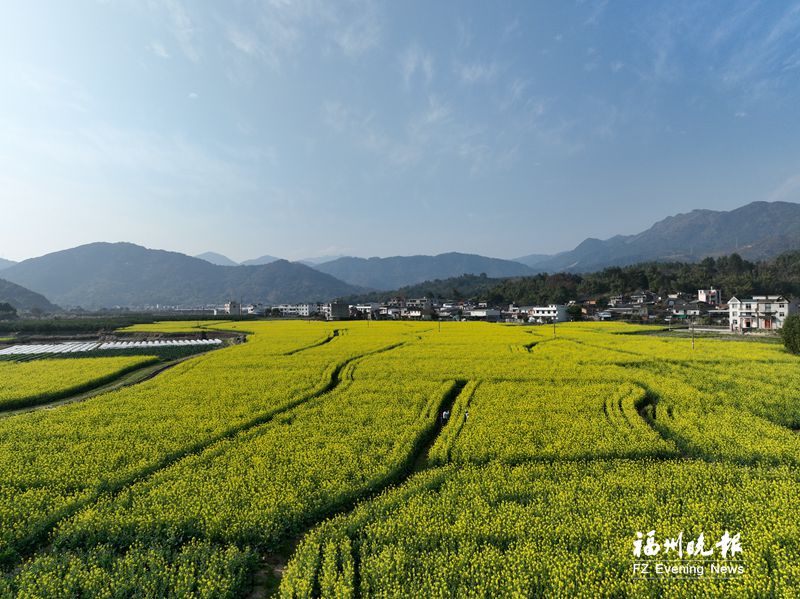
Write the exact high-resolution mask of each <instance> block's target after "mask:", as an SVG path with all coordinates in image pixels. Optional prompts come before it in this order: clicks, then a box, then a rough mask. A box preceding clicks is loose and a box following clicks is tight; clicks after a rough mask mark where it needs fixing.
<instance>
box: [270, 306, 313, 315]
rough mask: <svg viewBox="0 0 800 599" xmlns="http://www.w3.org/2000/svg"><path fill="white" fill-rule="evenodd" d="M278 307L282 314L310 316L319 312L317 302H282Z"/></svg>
mask: <svg viewBox="0 0 800 599" xmlns="http://www.w3.org/2000/svg"><path fill="white" fill-rule="evenodd" d="M276 307H277V308H278V310H280V311H281V315H282V316H301V317H308V316H311V315H312V314H316V313H317V312H319V306H318V305H317V304H281V305H280V306H276Z"/></svg>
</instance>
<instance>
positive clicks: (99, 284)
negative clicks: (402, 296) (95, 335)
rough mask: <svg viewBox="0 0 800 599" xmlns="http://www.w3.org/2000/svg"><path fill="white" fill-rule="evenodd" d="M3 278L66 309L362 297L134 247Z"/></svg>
mask: <svg viewBox="0 0 800 599" xmlns="http://www.w3.org/2000/svg"><path fill="white" fill-rule="evenodd" d="M3 277H4V278H7V279H8V280H10V281H12V282H14V283H17V284H18V285H23V286H25V287H27V288H29V289H31V290H34V291H36V292H38V293H42V294H44V295H45V296H47V297H49V298H51V299H52V300H53V301H55V302H56V303H58V304H60V305H61V306H63V307H70V306H82V307H83V308H87V309H97V308H107V307H114V306H153V305H156V304H159V305H184V306H188V305H203V304H217V303H222V302H224V301H226V300H228V299H237V300H239V299H241V300H244V301H246V302H271V303H282V302H301V301H326V300H330V299H333V298H336V297H340V296H345V295H352V294H353V293H358V292H359V291H361V290H360V289H359V288H357V287H355V286H352V285H348V284H347V283H343V282H342V281H339V280H337V279H335V278H334V277H331V276H330V275H327V274H324V273H321V272H319V271H316V270H314V269H312V268H309V267H308V266H305V265H303V264H297V263H292V262H287V261H286V260H279V261H277V262H273V263H271V264H266V265H261V266H218V265H214V264H211V263H209V262H206V261H205V260H201V259H199V258H192V257H190V256H187V255H185V254H180V253H177V252H167V251H164V250H151V249H147V248H144V247H141V246H138V245H134V244H132V243H102V242H101V243H90V244H88V245H83V246H79V247H76V248H72V249H68V250H63V251H60V252H54V253H51V254H47V255H45V256H41V257H39V258H31V259H29V260H25V261H23V262H20V263H19V264H16V265H14V266H12V267H10V268H8V269H5V270H4V271H3Z"/></svg>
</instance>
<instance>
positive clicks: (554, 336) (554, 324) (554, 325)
mask: <svg viewBox="0 0 800 599" xmlns="http://www.w3.org/2000/svg"><path fill="white" fill-rule="evenodd" d="M555 338H556V319H555V318H554V319H553V339H555Z"/></svg>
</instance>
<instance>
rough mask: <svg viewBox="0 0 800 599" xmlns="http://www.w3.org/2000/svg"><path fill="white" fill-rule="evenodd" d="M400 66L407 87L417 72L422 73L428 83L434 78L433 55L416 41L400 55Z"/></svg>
mask: <svg viewBox="0 0 800 599" xmlns="http://www.w3.org/2000/svg"><path fill="white" fill-rule="evenodd" d="M400 66H401V69H402V71H403V82H404V83H405V85H406V87H408V86H409V84H410V83H411V80H412V79H413V78H414V76H415V75H416V74H417V73H421V74H422V76H423V77H424V78H425V82H426V83H430V82H431V80H432V79H433V56H431V55H430V54H429V53H428V52H425V51H423V50H422V48H420V46H419V45H418V44H416V43H413V44H411V45H409V46H408V47H407V48H406V49H405V50H404V51H403V53H402V54H401V55H400Z"/></svg>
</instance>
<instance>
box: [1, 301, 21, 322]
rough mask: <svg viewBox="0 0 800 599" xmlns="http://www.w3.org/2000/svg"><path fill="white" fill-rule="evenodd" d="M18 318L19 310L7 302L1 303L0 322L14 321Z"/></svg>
mask: <svg viewBox="0 0 800 599" xmlns="http://www.w3.org/2000/svg"><path fill="white" fill-rule="evenodd" d="M16 317H17V309H16V308H15V307H14V306H12V305H11V304H9V303H7V302H3V303H0V320H13V319H15V318H16Z"/></svg>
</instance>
